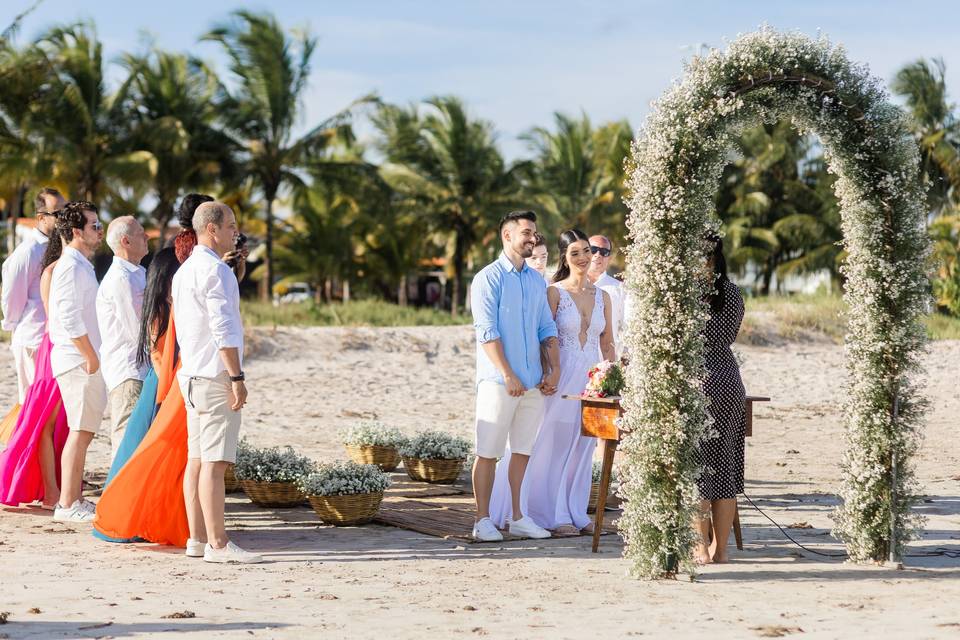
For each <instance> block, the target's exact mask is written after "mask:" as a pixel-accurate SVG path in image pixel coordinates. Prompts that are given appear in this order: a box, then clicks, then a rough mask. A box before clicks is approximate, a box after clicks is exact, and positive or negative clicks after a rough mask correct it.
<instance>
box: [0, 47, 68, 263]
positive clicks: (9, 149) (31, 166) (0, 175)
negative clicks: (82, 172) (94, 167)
mask: <svg viewBox="0 0 960 640" xmlns="http://www.w3.org/2000/svg"><path fill="white" fill-rule="evenodd" d="M45 73H46V65H45V64H44V63H43V60H42V58H41V56H40V55H38V52H37V50H36V49H35V48H34V47H27V48H24V49H18V48H17V47H16V46H15V45H14V44H13V43H12V42H11V41H10V40H9V39H8V38H4V39H2V40H0V198H2V199H3V201H4V209H5V212H6V217H7V239H8V247H7V249H8V251H10V250H12V249H13V241H14V235H13V232H14V226H15V221H16V219H17V218H18V217H20V216H22V215H23V213H24V201H25V200H26V199H27V194H28V192H29V191H30V189H32V188H34V187H36V186H38V182H39V181H40V180H44V181H46V182H48V183H49V182H51V179H52V177H53V175H52V174H53V152H52V150H51V145H50V144H49V142H48V140H47V139H46V138H45V137H44V136H43V135H42V131H43V127H44V125H45V122H46V119H45V115H44V113H43V111H42V110H41V109H40V108H39V105H40V102H41V98H42V96H43V92H42V89H43V86H44V80H45ZM58 186H61V187H64V186H65V185H62V184H61V185H58Z"/></svg>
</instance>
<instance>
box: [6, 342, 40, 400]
mask: <svg viewBox="0 0 960 640" xmlns="http://www.w3.org/2000/svg"><path fill="white" fill-rule="evenodd" d="M11 350H12V351H13V366H14V367H15V368H16V370H17V393H18V394H19V395H18V397H19V398H20V400H19V402H20V404H23V401H24V400H26V398H27V389H29V388H30V385H32V384H33V379H34V377H35V376H36V373H37V366H36V363H35V362H34V358H35V357H36V355H37V350H36V348H34V347H11Z"/></svg>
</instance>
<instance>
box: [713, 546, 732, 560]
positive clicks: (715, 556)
mask: <svg viewBox="0 0 960 640" xmlns="http://www.w3.org/2000/svg"><path fill="white" fill-rule="evenodd" d="M729 561H730V558H729V557H727V552H726V551H723V553H721V552H720V550H719V549H718V550H717V551H714V552H713V564H726V563H727V562H729Z"/></svg>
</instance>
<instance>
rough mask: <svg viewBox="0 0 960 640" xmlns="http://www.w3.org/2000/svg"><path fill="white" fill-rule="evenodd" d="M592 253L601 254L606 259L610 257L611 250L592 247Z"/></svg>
mask: <svg viewBox="0 0 960 640" xmlns="http://www.w3.org/2000/svg"><path fill="white" fill-rule="evenodd" d="M590 253H599V254H600V255H601V256H603V257H604V258H608V257H610V249H607V248H606V247H597V246H594V245H590Z"/></svg>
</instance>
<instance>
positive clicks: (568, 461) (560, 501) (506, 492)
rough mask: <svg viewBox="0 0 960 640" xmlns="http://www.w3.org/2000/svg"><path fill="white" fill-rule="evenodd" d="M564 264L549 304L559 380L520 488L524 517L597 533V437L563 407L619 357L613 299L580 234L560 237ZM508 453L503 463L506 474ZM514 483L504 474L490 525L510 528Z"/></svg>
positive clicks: (563, 529)
mask: <svg viewBox="0 0 960 640" xmlns="http://www.w3.org/2000/svg"><path fill="white" fill-rule="evenodd" d="M557 249H558V250H559V255H560V261H559V265H558V267H557V272H556V273H555V274H554V275H553V284H551V285H550V286H549V287H547V302H548V303H549V304H550V309H551V311H552V312H553V317H554V320H555V321H556V323H557V338H558V342H559V343H560V381H559V382H558V384H557V393H556V394H554V395H551V396H548V397H547V398H546V399H545V401H544V413H543V418H542V420H541V423H540V429H539V431H538V433H537V440H536V443H535V444H534V445H533V451H532V453H531V454H530V460H529V462H528V463H527V470H526V474H525V475H524V477H523V484H522V486H521V489H520V505H519V506H520V510H521V512H522V513H523V515H526V516H529V517H530V518H532V519H533V521H534V522H535V523H536V524H537V525H538V526H540V527H543V528H544V529H551V530H553V531H554V532H556V533H566V534H575V533H579V532H580V531H581V530H584V529H587V530H589V527H590V526H591V523H590V518H589V517H588V516H587V504H588V503H589V501H590V484H591V481H592V471H593V451H594V449H595V448H596V438H585V437H583V436H581V435H580V406H579V405H578V404H577V403H576V402H570V401H569V400H564V399H563V396H564V395H579V394H580V393H582V392H583V390H584V388H585V387H586V386H587V380H588V372H589V371H590V369H591V368H592V367H593V366H594V365H596V364H597V362H599V361H600V360H611V361H612V360H614V359H615V358H616V355H615V351H614V345H613V331H612V329H611V327H612V326H613V325H612V322H611V310H612V307H611V304H610V296H609V295H608V294H607V293H605V292H604V291H602V290H601V289H600V288H598V287H596V286H594V284H593V283H592V282H590V278H589V277H587V271H588V270H589V268H590V261H591V258H592V254H591V253H590V241H589V240H588V238H587V235H586V234H585V233H583V232H582V231H580V230H579V229H570V230H568V231H564V232H563V233H562V234H560V240H559V241H558V243H557ZM509 459H510V453H509V452H508V453H507V454H506V455H505V456H504V458H503V459H502V460H501V461H500V464H501V465H505V466H504V467H503V469H506V468H507V466H506V465H509ZM508 483H509V480H508V478H507V474H506V473H498V474H497V476H496V480H495V482H494V489H493V497H492V498H491V501H490V518H491V519H492V520H493V522H494V524H496V525H498V526H500V527H503V526H504V524H505V523H506V522H508V520H509V519H510V518H512V517H515V516H516V515H517V514H514V513H513V511H514V505H513V504H511V502H512V501H511V497H510V487H509V484H508Z"/></svg>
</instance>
